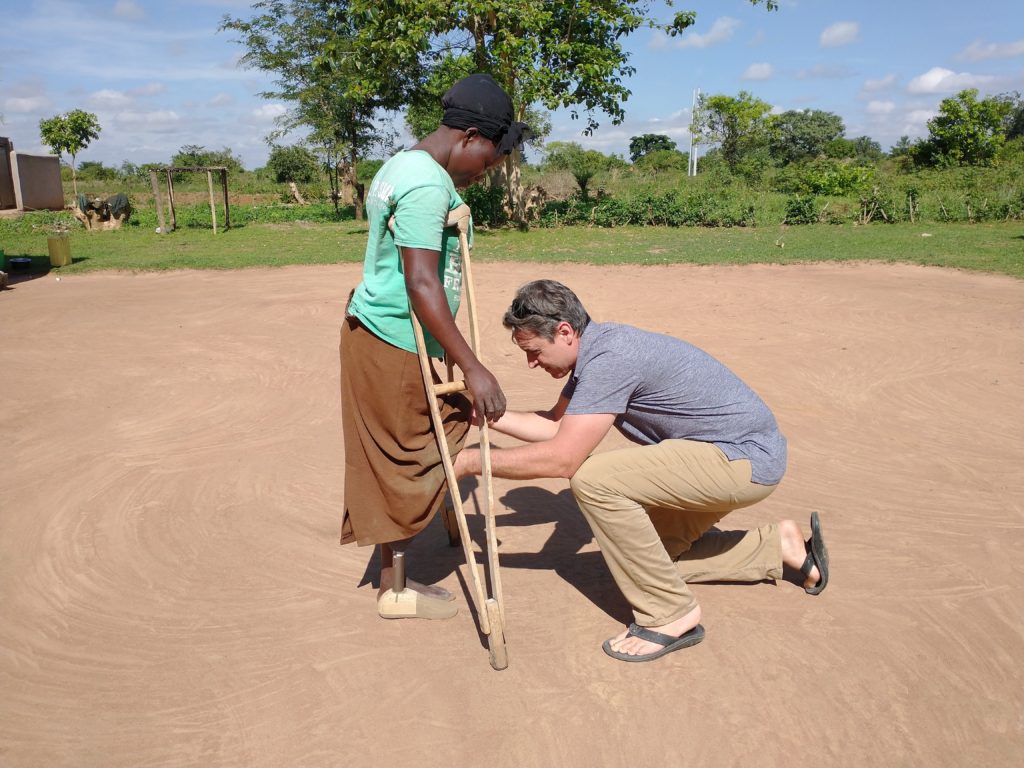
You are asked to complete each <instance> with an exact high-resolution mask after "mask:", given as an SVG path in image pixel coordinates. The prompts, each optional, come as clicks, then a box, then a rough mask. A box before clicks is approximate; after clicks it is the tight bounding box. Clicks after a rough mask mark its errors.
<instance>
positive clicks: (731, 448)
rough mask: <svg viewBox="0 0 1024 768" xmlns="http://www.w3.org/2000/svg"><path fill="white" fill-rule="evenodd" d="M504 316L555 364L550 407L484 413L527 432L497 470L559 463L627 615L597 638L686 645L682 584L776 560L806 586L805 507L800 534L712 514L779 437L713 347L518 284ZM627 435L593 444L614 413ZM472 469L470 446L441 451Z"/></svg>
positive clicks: (636, 653)
mask: <svg viewBox="0 0 1024 768" xmlns="http://www.w3.org/2000/svg"><path fill="white" fill-rule="evenodd" d="M504 325H505V327H506V328H509V329H510V330H511V331H512V339H513V341H514V342H515V343H516V345H517V346H518V347H519V348H520V349H521V350H522V351H523V352H525V353H526V361H527V365H528V366H529V367H530V368H543V369H544V370H545V371H547V372H548V373H549V374H551V375H552V376H553V377H555V378H563V377H568V381H567V383H566V385H565V387H564V388H563V389H562V393H561V395H560V396H559V398H558V402H557V403H556V404H555V405H554V407H553V408H552V409H551V410H549V411H539V412H533V413H525V412H513V411H509V412H506V413H505V414H504V415H503V416H502V417H501V418H500V419H498V420H497V421H495V422H493V423H491V427H493V428H494V429H497V430H498V431H499V432H502V433H504V434H507V435H511V436H512V437H516V438H518V439H520V440H523V441H526V442H528V443H530V445H524V446H520V447H516V448H509V449H505V450H500V451H492V452H491V466H492V471H493V473H494V475H495V476H497V477H504V478H513V479H524V480H525V479H533V478H540V477H567V478H569V479H570V485H571V488H572V492H573V495H574V496H575V497H576V501H577V503H578V504H579V507H580V510H581V511H582V512H583V515H584V516H585V517H586V519H587V522H588V523H589V524H590V527H591V529H592V530H593V532H594V536H595V538H596V539H597V542H598V544H599V545H600V548H601V553H602V554H603V556H604V559H605V562H606V563H607V564H608V568H609V570H610V571H611V573H612V576H613V577H614V579H615V582H616V584H618V586H619V589H621V590H622V594H623V595H624V596H625V598H626V600H627V601H628V602H629V603H630V605H631V606H632V607H633V615H634V617H635V621H634V623H633V624H631V625H630V626H629V627H628V628H627V629H625V630H624V631H622V632H620V633H619V634H618V635H616V636H615V637H613V638H610V639H609V640H606V641H605V642H604V645H603V647H604V650H605V652H606V653H608V654H609V655H610V656H613V657H614V658H617V659H621V660H623V661H650V660H652V659H655V658H658V657H659V656H663V655H664V654H666V653H669V652H670V651H674V650H678V649H680V648H685V647H687V646H691V645H695V644H697V643H699V642H700V641H701V640H702V639H703V637H704V628H703V627H702V626H701V625H700V619H701V611H700V606H699V605H698V604H697V601H696V599H695V598H694V596H693V593H692V592H691V591H690V589H689V588H688V587H687V582H699V581H759V580H761V579H779V578H781V577H782V567H783V564H784V563H785V564H786V565H789V566H790V567H792V568H795V569H799V570H800V571H801V573H802V574H803V577H804V579H805V580H804V583H803V587H804V589H805V590H806V591H807V592H808V593H810V594H818V593H820V592H821V591H822V590H823V589H824V588H825V585H826V584H827V583H828V551H827V550H826V548H825V544H824V541H823V539H822V535H821V526H820V522H819V520H818V517H817V513H814V514H812V516H811V536H810V538H809V539H807V540H806V541H805V540H804V538H803V534H802V533H801V531H800V527H799V526H798V525H797V524H796V523H795V522H793V521H792V520H783V521H780V522H778V523H772V524H769V525H765V526H762V527H760V528H757V529H754V530H750V531H720V530H718V529H717V528H714V525H715V524H716V523H717V522H718V521H719V520H721V519H722V518H723V517H724V516H725V515H727V514H728V513H729V512H731V511H732V510H734V509H740V508H741V507H747V506H750V505H751V504H755V503H757V502H758V501H761V500H762V499H764V498H766V497H767V496H768V495H769V494H771V492H772V491H773V490H775V487H776V486H777V485H778V483H779V481H780V480H781V479H782V476H783V474H784V472H785V469H786V438H785V437H783V436H782V433H781V432H779V428H778V425H777V424H776V422H775V417H774V416H773V415H772V412H771V411H770V410H769V409H768V406H767V405H765V403H764V402H763V401H762V400H761V398H759V397H758V396H757V395H756V394H755V393H754V392H753V390H751V389H750V388H749V387H748V386H747V385H746V384H744V383H743V382H742V381H741V380H740V379H739V378H738V377H737V376H736V375H735V374H734V373H732V371H730V370H729V369H728V368H726V367H725V366H724V365H722V364H721V363H720V362H718V361H717V360H715V359H714V358H713V357H711V355H709V354H707V353H706V352H704V351H702V350H700V349H698V348H696V347H694V346H693V345H691V344H688V343H686V342H684V341H680V340H679V339H675V338H672V337H670V336H665V335H662V334H656V333H651V332H648V331H644V330H641V329H639V328H634V327H632V326H628V325H620V324H617V323H596V322H593V321H591V319H590V316H589V315H588V314H587V312H586V310H585V309H584V308H583V305H582V304H581V303H580V301H579V299H578V298H577V297H576V294H574V293H573V292H572V291H571V290H570V289H569V288H567V287H566V286H564V285H562V284H561V283H558V282H555V281H553V280H536V281H534V282H531V283H527V284H526V285H524V286H523V287H521V288H520V289H519V291H518V292H517V294H516V297H515V299H514V300H513V302H512V305H511V307H509V309H508V311H507V312H506V313H505V317H504ZM613 425H614V426H615V427H616V428H617V429H618V430H619V431H620V432H622V434H624V435H625V436H626V437H627V438H629V439H630V440H632V441H633V442H634V443H636V446H635V447H630V448H625V449H622V450H616V451H609V452H605V453H598V454H595V455H591V453H592V451H593V450H594V449H595V448H596V447H597V445H598V443H600V442H601V440H602V438H604V436H605V435H606V434H607V433H608V430H609V429H611V427H612V426H613ZM455 470H456V473H457V474H458V475H459V476H460V477H462V476H465V475H469V474H480V471H481V469H480V453H479V450H478V449H466V450H463V451H462V452H461V453H460V454H459V455H458V457H457V459H456V461H455Z"/></svg>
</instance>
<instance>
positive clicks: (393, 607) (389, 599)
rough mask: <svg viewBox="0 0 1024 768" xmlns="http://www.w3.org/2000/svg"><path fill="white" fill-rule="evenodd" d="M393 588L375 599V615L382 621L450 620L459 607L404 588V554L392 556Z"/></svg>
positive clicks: (399, 553) (396, 553)
mask: <svg viewBox="0 0 1024 768" xmlns="http://www.w3.org/2000/svg"><path fill="white" fill-rule="evenodd" d="M393 568H394V578H395V584H394V586H393V587H392V588H391V589H389V590H387V591H386V592H384V593H382V594H381V595H380V597H378V598H377V613H378V614H380V617H381V618H383V619H450V618H452V617H453V616H455V614H457V613H458V612H459V606H458V605H457V604H456V603H454V602H452V601H449V600H439V599H437V598H434V597H427V596H426V595H422V594H420V593H419V592H414V591H413V590H411V589H407V588H406V586H405V553H404V552H395V554H394V565H393Z"/></svg>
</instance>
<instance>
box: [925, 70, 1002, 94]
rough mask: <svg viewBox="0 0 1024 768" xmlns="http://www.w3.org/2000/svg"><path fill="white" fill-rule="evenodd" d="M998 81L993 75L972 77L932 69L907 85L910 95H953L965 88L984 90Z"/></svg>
mask: <svg viewBox="0 0 1024 768" xmlns="http://www.w3.org/2000/svg"><path fill="white" fill-rule="evenodd" d="M995 80H996V78H995V77H993V76H992V75H972V74H970V73H969V72H954V71H953V70H951V69H945V68H943V67H932V68H931V69H929V70H928V71H927V72H925V73H924V74H923V75H918V76H917V77H915V78H914V79H913V80H911V81H910V83H908V84H907V90H908V91H910V93H953V92H954V91H962V90H963V89H965V88H983V87H985V86H986V85H990V84H991V83H993V82H994V81H995Z"/></svg>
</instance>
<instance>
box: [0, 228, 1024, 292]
mask: <svg viewBox="0 0 1024 768" xmlns="http://www.w3.org/2000/svg"><path fill="white" fill-rule="evenodd" d="M28 219H29V217H26V220H28ZM26 220H22V221H21V222H11V221H3V220H0V250H3V251H5V252H6V254H7V256H9V257H10V256H32V257H36V259H37V261H39V262H40V263H42V261H44V259H43V258H42V257H45V256H46V254H47V245H46V237H47V233H46V230H45V227H43V226H41V225H39V224H37V225H36V228H35V229H33V227H32V224H31V223H29V221H26ZM40 221H42V220H40ZM70 237H71V254H72V258H73V260H74V261H73V263H72V264H71V265H69V266H67V267H61V268H60V272H61V273H81V272H87V271H94V270H164V269H238V268H242V267H257V266H283V265H286V264H333V263H341V262H359V261H361V260H362V257H363V250H364V248H365V245H366V228H365V225H364V224H362V223H361V222H354V221H351V220H346V221H340V222H323V221H316V222H307V221H289V222H281V223H269V224H268V223H253V222H249V223H246V224H244V225H243V226H238V227H234V228H232V229H229V230H226V231H221V232H218V233H217V234H216V235H214V234H213V232H212V231H211V230H210V229H209V228H200V227H199V226H191V227H187V228H183V229H180V230H178V231H177V232H173V233H170V234H167V235H158V234H155V233H154V231H153V227H151V226H148V225H146V226H143V225H141V224H140V225H136V226H131V227H127V228H126V229H124V230H121V231H116V232H85V231H83V230H81V229H79V230H77V231H76V230H73V231H72V233H71V235H70ZM475 255H476V257H477V259H478V260H481V261H486V260H515V261H534V262H578V263H590V264H677V263H692V264H755V263H773V264H792V263H807V262H818V261H884V262H909V263H913V264H925V265H932V266H940V267H951V268H959V269H970V270H979V271H984V272H995V273H1002V274H1007V275H1012V276H1014V277H1018V278H1024V225H1022V224H1021V223H1020V222H1001V223H986V224H938V223H929V224H870V225H867V226H853V225H850V224H844V225H831V226H830V225H824V224H822V225H811V226H792V227H785V228H782V227H778V226H770V227H744V228H720V229H709V228H693V227H680V228H669V227H619V228H611V229H600V228H589V227H565V228H552V229H539V228H536V229H531V230H530V231H528V232H520V231H517V230H497V231H491V232H479V233H478V235H477V242H476V249H475Z"/></svg>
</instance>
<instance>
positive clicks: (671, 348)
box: [562, 322, 786, 485]
mask: <svg viewBox="0 0 1024 768" xmlns="http://www.w3.org/2000/svg"><path fill="white" fill-rule="evenodd" d="M562 394H563V395H565V396H566V397H568V398H569V405H568V408H567V409H566V411H565V412H566V414H568V415H579V414H590V413H612V414H615V416H616V418H615V426H616V427H617V428H618V429H619V431H620V432H622V434H624V435H625V436H626V437H628V438H629V439H631V440H633V441H634V442H637V443H640V444H642V445H652V444H654V443H659V442H661V441H662V440H671V439H684V440H696V441H700V442H704V443H713V444H714V445H717V446H718V447H719V448H721V449H722V452H723V453H725V455H726V456H727V457H728V458H729V460H730V461H732V460H736V459H749V460H750V464H751V474H752V477H751V479H752V480H753V481H754V482H755V483H759V484H761V485H775V484H776V483H778V482H779V481H780V480H781V479H782V475H783V474H784V473H785V471H786V438H785V437H783V436H782V433H781V432H779V427H778V424H776V422H775V417H774V416H773V415H772V412H771V411H770V410H769V409H768V406H767V405H765V404H764V401H762V400H761V398H760V397H758V396H757V395H756V394H755V393H754V391H753V390H752V389H750V387H748V386H747V385H746V384H744V383H743V382H742V381H740V379H739V377H737V376H736V374H734V373H733V372H732V371H730V370H729V369H728V368H726V367H725V366H724V365H722V364H721V363H720V362H718V361H717V360H715V358H713V357H712V356H711V355H709V354H708V353H707V352H704V351H703V350H700V349H698V348H697V347H695V346H693V345H692V344H688V343H686V342H685V341H681V340H679V339H676V338H673V337H671V336H665V335H663V334H660V333H652V332H650V331H644V330H641V329H639V328H634V327H632V326H629V325H620V324H618V323H594V322H591V323H590V324H589V325H588V326H587V327H586V329H585V330H584V332H583V335H582V336H581V337H580V350H579V356H578V357H577V360H576V368H575V369H574V370H573V374H572V377H571V378H570V379H569V381H568V382H567V383H566V385H565V387H564V389H563V390H562Z"/></svg>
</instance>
